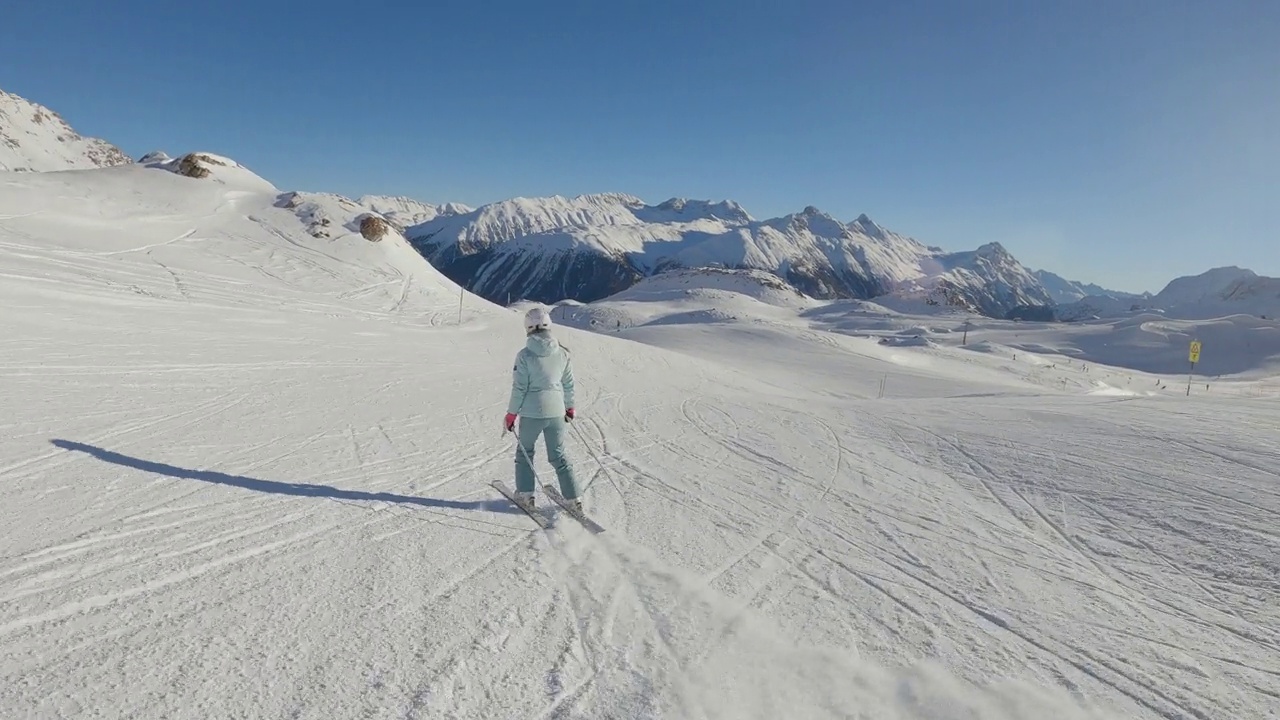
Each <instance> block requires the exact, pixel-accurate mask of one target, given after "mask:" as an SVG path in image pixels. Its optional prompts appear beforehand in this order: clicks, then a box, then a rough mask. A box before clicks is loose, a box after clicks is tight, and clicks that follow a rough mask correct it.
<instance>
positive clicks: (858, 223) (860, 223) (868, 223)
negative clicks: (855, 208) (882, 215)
mask: <svg viewBox="0 0 1280 720" xmlns="http://www.w3.org/2000/svg"><path fill="white" fill-rule="evenodd" d="M849 227H850V229H852V230H853V231H854V232H856V233H860V234H862V235H866V236H867V237H871V238H875V239H876V240H885V239H887V238H888V237H889V231H887V230H885V229H884V228H882V227H880V226H879V225H877V224H876V222H875V221H874V220H872V219H871V218H869V217H867V214H866V213H862V214H861V215H859V216H858V219H857V220H854V221H853V222H851V223H849Z"/></svg>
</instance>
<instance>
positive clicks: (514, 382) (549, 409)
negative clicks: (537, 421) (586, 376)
mask: <svg viewBox="0 0 1280 720" xmlns="http://www.w3.org/2000/svg"><path fill="white" fill-rule="evenodd" d="M511 375H512V376H511V400H510V401H509V402H508V403H507V412H509V413H512V414H515V415H520V416H521V417H527V418H557V417H563V416H564V411H565V409H566V408H571V407H573V406H574V405H573V362H572V361H571V360H570V359H569V353H568V352H567V351H566V350H565V349H564V348H563V347H561V345H560V343H559V342H558V341H557V340H556V339H555V338H553V337H551V335H550V334H549V333H546V332H535V333H533V334H532V335H530V336H529V339H528V340H526V341H525V345H524V347H523V348H521V350H520V352H518V353H516V364H515V367H514V368H512V374H511Z"/></svg>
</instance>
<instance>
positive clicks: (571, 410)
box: [564, 408, 573, 422]
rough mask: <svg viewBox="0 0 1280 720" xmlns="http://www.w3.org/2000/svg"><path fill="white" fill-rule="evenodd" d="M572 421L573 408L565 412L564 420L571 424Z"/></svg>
mask: <svg viewBox="0 0 1280 720" xmlns="http://www.w3.org/2000/svg"><path fill="white" fill-rule="evenodd" d="M572 419H573V408H569V409H568V410H565V411H564V420H565V422H569V421H570V420H572Z"/></svg>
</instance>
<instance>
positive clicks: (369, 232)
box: [360, 215, 391, 242]
mask: <svg viewBox="0 0 1280 720" xmlns="http://www.w3.org/2000/svg"><path fill="white" fill-rule="evenodd" d="M390 231H391V226H389V225H388V224H387V221H386V220H383V219H382V218H380V217H378V216H377V215H365V216H364V217H363V218H361V219H360V234H361V235H363V236H364V239H365V240H368V241H370V242H378V241H380V240H382V238H384V237H386V235H387V233H388V232H390Z"/></svg>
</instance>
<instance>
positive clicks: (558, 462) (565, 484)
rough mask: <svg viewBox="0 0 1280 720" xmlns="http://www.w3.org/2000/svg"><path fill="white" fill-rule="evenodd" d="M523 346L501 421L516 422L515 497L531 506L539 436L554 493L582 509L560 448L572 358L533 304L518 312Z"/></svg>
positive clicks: (511, 426)
mask: <svg viewBox="0 0 1280 720" xmlns="http://www.w3.org/2000/svg"><path fill="white" fill-rule="evenodd" d="M524 330H525V337H526V340H525V346H524V347H523V348H522V349H521V350H520V352H518V353H516V362H515V367H513V368H512V379H511V399H510V401H508V403H507V416H506V418H504V419H503V426H504V427H505V428H506V430H507V432H512V431H514V430H515V427H516V418H517V417H518V418H520V430H519V432H518V433H517V435H518V438H519V443H520V447H518V448H517V449H516V496H517V497H518V498H519V499H520V501H521V502H527V503H528V504H529V505H530V506H532V505H533V503H534V500H533V485H534V474H533V466H532V464H531V463H532V461H533V457H534V444H535V443H536V442H537V440H538V436H539V435H543V436H544V443H545V444H546V447H547V459H548V460H550V461H551V466H552V467H554V468H555V470H556V477H557V478H558V479H559V481H560V494H562V495H564V497H565V499H566V500H568V501H569V502H571V503H573V505H574V506H575V507H576V508H577V509H578V510H582V500H581V499H579V498H578V487H577V484H576V483H575V481H574V477H573V468H572V467H571V466H570V465H569V458H568V456H567V455H566V454H565V451H564V436H565V428H567V427H568V423H569V422H570V421H572V420H573V417H574V413H573V362H572V361H571V360H570V358H569V353H568V351H566V350H565V349H564V347H563V346H562V345H560V343H559V341H557V340H556V339H555V338H553V337H552V336H551V316H550V315H549V314H547V311H546V310H543V309H542V308H534V309H532V310H530V311H529V312H528V313H526V314H525V316H524Z"/></svg>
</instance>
